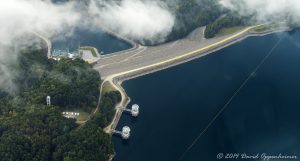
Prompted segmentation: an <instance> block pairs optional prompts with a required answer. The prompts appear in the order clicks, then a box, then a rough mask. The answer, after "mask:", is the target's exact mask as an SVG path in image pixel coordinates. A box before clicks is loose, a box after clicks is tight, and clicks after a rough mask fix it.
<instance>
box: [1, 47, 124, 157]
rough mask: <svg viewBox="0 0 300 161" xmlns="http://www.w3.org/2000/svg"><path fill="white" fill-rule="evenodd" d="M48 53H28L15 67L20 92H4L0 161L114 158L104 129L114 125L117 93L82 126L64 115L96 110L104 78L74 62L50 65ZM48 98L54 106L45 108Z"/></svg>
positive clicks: (41, 50)
mask: <svg viewBox="0 0 300 161" xmlns="http://www.w3.org/2000/svg"><path fill="white" fill-rule="evenodd" d="M45 53H46V51H45V50H43V49H38V48H30V49H27V50H24V51H22V52H21V53H20V55H19V59H18V63H17V64H16V65H15V66H14V69H13V70H15V71H16V72H18V76H17V77H16V78H15V81H14V83H15V86H16V88H18V90H16V91H11V92H7V91H4V90H1V89H0V160H1V161H14V160H19V161H107V160H108V159H109V157H110V156H111V155H112V154H113V153H114V152H113V145H112V143H111V137H110V136H109V135H108V134H106V133H104V132H103V130H102V128H104V127H105V126H106V125H107V124H109V121H111V118H112V115H113V114H114V106H115V104H116V103H117V102H118V101H119V100H120V94H119V93H118V92H112V93H108V94H107V95H106V96H105V99H104V100H103V101H102V104H103V107H104V108H102V109H101V110H100V111H99V112H97V113H96V114H95V116H92V118H91V120H90V121H88V122H86V124H84V125H82V126H80V127H79V125H77V124H76V123H75V119H67V118H65V117H63V116H62V111H64V110H67V109H69V108H78V109H82V110H83V111H91V108H95V107H96V106H97V102H98V97H99V86H100V76H99V73H98V72H96V71H95V70H93V69H92V67H91V65H89V64H87V63H86V62H84V61H82V60H79V59H76V60H71V59H62V60H61V61H59V62H57V61H54V60H48V59H47V57H46V54H45ZM47 95H50V96H51V98H52V99H51V100H52V106H46V105H45V103H46V96H47Z"/></svg>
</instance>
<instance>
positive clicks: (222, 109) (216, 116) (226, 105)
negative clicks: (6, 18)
mask: <svg viewBox="0 0 300 161" xmlns="http://www.w3.org/2000/svg"><path fill="white" fill-rule="evenodd" d="M282 39H283V38H280V39H279V40H278V42H276V44H275V45H274V46H273V47H272V49H271V50H270V51H269V53H268V54H267V55H266V56H265V57H264V58H263V59H262V61H261V62H260V63H259V64H258V65H257V66H256V68H255V69H254V70H253V72H251V73H250V75H249V76H248V77H247V79H246V80H245V81H244V82H243V83H242V85H241V86H240V87H239V88H238V89H237V90H236V91H235V92H234V94H233V95H232V96H231V97H230V99H229V100H228V101H227V103H226V104H225V105H224V106H223V107H222V108H221V110H220V111H218V113H217V114H216V115H215V116H214V117H213V119H212V120H211V121H210V122H209V123H208V124H207V126H206V127H205V128H204V129H203V130H202V131H201V132H200V134H199V135H198V136H197V137H196V138H195V139H194V140H193V142H192V143H191V144H190V146H188V147H187V149H186V150H185V151H184V152H183V153H182V155H181V156H180V157H179V159H178V161H181V160H182V159H183V157H184V156H185V155H186V153H187V152H189V151H190V150H191V148H192V147H193V146H194V145H195V144H196V142H197V141H198V140H199V139H200V137H201V136H203V134H204V133H205V132H206V131H207V130H208V128H209V127H210V126H211V125H212V124H213V123H214V122H215V121H216V119H217V118H218V117H219V116H220V115H221V114H222V113H223V111H224V110H225V109H226V108H227V107H228V105H229V104H230V103H231V101H232V100H233V99H234V98H235V97H236V96H237V94H238V93H239V92H240V91H241V89H242V88H243V87H244V86H245V85H246V84H247V83H248V81H249V80H250V79H251V77H252V75H253V74H254V73H256V72H257V71H258V70H259V69H260V67H261V66H262V65H263V64H264V63H265V61H266V60H267V59H268V58H269V57H270V56H271V55H272V53H273V52H274V50H275V49H276V48H277V47H278V45H279V44H280V42H281V40H282Z"/></svg>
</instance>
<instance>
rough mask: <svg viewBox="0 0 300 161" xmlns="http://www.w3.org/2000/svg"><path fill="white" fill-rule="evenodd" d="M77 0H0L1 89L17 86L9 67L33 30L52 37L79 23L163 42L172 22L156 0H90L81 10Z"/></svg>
mask: <svg viewBox="0 0 300 161" xmlns="http://www.w3.org/2000/svg"><path fill="white" fill-rule="evenodd" d="M79 3H80V1H69V2H66V3H60V4H54V3H53V2H51V0H0V89H6V90H7V91H10V90H12V89H16V88H15V87H14V84H13V79H14V78H15V76H16V75H18V73H17V72H16V71H12V70H11V66H13V65H15V64H16V60H17V57H18V53H19V51H20V49H21V47H20V44H22V46H29V45H32V42H33V39H32V38H29V37H27V36H24V35H26V34H28V33H30V32H32V31H35V32H40V33H42V34H43V35H46V36H51V35H53V34H55V33H60V32H61V31H70V33H72V28H73V27H75V26H82V27H90V28H92V29H106V30H109V31H111V32H114V33H116V34H119V35H121V36H124V37H126V38H129V39H133V40H137V41H143V40H147V41H150V42H162V41H163V40H164V38H165V37H166V36H167V35H168V34H169V33H170V32H171V30H172V28H173V25H174V19H175V18H174V16H173V15H172V13H171V12H170V11H169V10H168V8H167V7H166V5H165V4H164V3H163V2H162V1H159V0H155V1H151V0H121V1H119V2H116V1H110V0H91V3H90V4H89V6H86V7H84V6H82V5H83V4H84V3H82V4H80V5H79V6H80V7H82V8H81V9H79V8H80V7H79V6H78V4H79ZM76 5H77V6H76ZM99 5H101V7H99ZM83 8H84V9H83ZM21 37H22V39H20V38H21Z"/></svg>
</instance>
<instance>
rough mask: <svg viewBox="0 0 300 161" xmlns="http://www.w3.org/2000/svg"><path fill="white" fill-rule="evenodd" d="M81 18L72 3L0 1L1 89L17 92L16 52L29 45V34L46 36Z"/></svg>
mask: <svg viewBox="0 0 300 161" xmlns="http://www.w3.org/2000/svg"><path fill="white" fill-rule="evenodd" d="M79 19H80V14H78V13H76V12H75V11H74V7H73V4H72V3H67V4H64V5H54V4H53V3H52V2H50V1H47V0H44V1H41V0H7V1H6V0H1V1H0V88H1V89H4V90H6V91H9V92H11V91H13V90H15V89H17V87H15V85H14V83H13V80H14V78H15V76H16V75H18V74H19V73H17V72H16V71H14V70H12V69H13V68H12V66H15V64H16V61H17V58H18V53H19V51H20V50H21V49H22V48H23V47H24V46H25V47H26V46H29V45H32V44H33V43H34V42H35V41H34V40H33V39H32V37H30V36H29V37H28V36H25V35H27V34H28V33H30V32H32V31H35V32H42V33H46V34H47V35H48V34H49V35H50V34H52V33H53V32H59V31H61V30H63V29H64V27H66V26H72V25H74V24H76V22H77V21H78V20H79Z"/></svg>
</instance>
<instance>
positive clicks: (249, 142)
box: [113, 30, 300, 161]
mask: <svg viewBox="0 0 300 161" xmlns="http://www.w3.org/2000/svg"><path fill="white" fill-rule="evenodd" d="M281 38H282V40H281V41H280V43H279V45H278V46H277V47H276V48H274V50H273V51H272V53H271V55H270V56H269V57H268V58H267V59H266V61H265V62H264V63H263V64H262V65H261V66H260V68H259V69H258V70H257V72H255V73H252V72H253V71H254V69H255V68H256V67H257V66H258V65H259V64H260V63H261V62H262V60H263V59H264V58H265V57H266V55H268V54H270V51H271V49H272V48H273V47H274V45H275V44H276V43H277V42H278V41H279V40H280V39H281ZM299 45H300V30H295V31H294V32H290V33H281V34H272V35H268V36H264V37H251V38H247V39H245V40H243V41H241V42H239V43H237V44H234V45H232V46H230V47H227V48H225V49H222V50H220V51H218V52H216V53H214V54H210V55H208V56H205V57H203V58H200V59H197V60H194V61H191V62H188V63H186V64H182V65H179V66H176V67H173V68H170V69H167V70H164V71H161V72H157V73H154V74H150V75H147V76H143V77H139V78H136V79H133V80H130V81H126V82H124V84H123V86H124V88H125V90H126V92H127V94H128V95H129V96H130V97H131V99H132V102H131V103H137V104H139V105H140V110H141V111H140V112H141V113H140V115H139V117H138V118H137V119H133V118H132V117H131V116H129V115H126V114H123V116H122V117H121V119H120V122H119V124H118V126H117V129H121V128H122V127H123V126H124V125H128V126H130V127H131V130H132V134H131V138H130V140H128V141H123V140H121V139H120V138H118V137H113V142H114V146H115V150H116V156H115V159H114V161H179V160H182V161H214V160H238V161H241V160H245V159H241V156H239V158H238V159H224V158H222V159H217V156H218V154H220V153H223V154H224V155H226V153H239V155H248V156H250V155H252V156H253V157H255V156H256V155H259V156H261V155H263V153H266V155H276V156H278V155H289V156H297V157H298V158H297V159H285V160H300V137H299V136H300V126H299V124H300V117H299V115H300V70H299V69H300V46H299ZM249 76H251V77H250V79H249V81H247V83H246V84H245V86H243V87H242V88H241V90H239V91H238V92H237V90H238V89H239V88H240V87H241V85H242V84H243V83H244V82H245V80H246V79H247V78H248V77H249ZM236 92H237V93H236ZM235 93H236V94H237V95H235V97H233V99H232V101H231V102H229V104H228V106H226V108H225V109H224V111H222V113H220V115H217V114H218V112H220V110H221V109H222V108H223V107H224V105H225V104H226V103H228V101H229V100H230V99H231V98H232V96H233V95H234V94H235ZM216 116H218V117H216ZM212 120H214V121H212ZM208 125H209V126H208ZM205 129H206V130H205ZM204 130H205V131H204ZM250 160H262V159H250ZM273 160H274V159H273ZM278 160H279V159H278Z"/></svg>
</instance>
